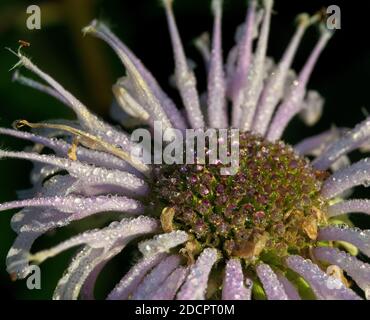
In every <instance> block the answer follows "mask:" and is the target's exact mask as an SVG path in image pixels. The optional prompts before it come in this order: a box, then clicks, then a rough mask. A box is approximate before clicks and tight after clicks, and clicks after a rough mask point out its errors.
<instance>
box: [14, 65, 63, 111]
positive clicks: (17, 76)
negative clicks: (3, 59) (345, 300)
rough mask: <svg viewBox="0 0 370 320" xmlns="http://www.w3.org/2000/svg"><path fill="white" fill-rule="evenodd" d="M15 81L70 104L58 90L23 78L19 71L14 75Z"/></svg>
mask: <svg viewBox="0 0 370 320" xmlns="http://www.w3.org/2000/svg"><path fill="white" fill-rule="evenodd" d="M12 80H13V81H16V82H18V83H20V84H22V85H25V86H27V87H30V88H32V89H35V90H38V91H40V92H44V93H46V94H48V95H50V96H52V97H54V98H55V99H57V100H59V101H60V102H62V103H64V104H65V105H68V104H69V102H68V100H67V99H66V98H65V97H64V96H63V95H61V94H60V93H59V92H58V91H57V90H55V89H53V88H52V87H49V86H47V85H44V84H42V83H40V82H38V81H35V80H33V79H31V78H27V77H25V76H22V75H21V74H20V73H19V71H18V70H16V71H15V72H14V74H13V78H12Z"/></svg>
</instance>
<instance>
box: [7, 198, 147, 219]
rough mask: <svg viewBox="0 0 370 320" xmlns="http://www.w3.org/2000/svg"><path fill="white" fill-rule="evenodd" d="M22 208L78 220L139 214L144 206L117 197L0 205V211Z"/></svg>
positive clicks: (131, 200) (35, 201) (28, 201)
mask: <svg viewBox="0 0 370 320" xmlns="http://www.w3.org/2000/svg"><path fill="white" fill-rule="evenodd" d="M23 207H48V208H54V209H57V210H59V211H62V212H65V213H78V215H79V218H82V217H86V216H89V215H91V214H94V213H97V212H109V211H115V212H128V213H132V214H140V213H143V211H144V206H143V205H142V204H141V203H140V202H138V201H136V200H134V199H129V198H126V197H119V196H98V197H89V198H85V197H81V196H74V195H70V196H54V197H36V198H33V199H29V200H18V201H11V202H7V203H3V204H0V211H4V210H10V209H15V208H23Z"/></svg>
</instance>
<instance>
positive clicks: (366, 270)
mask: <svg viewBox="0 0 370 320" xmlns="http://www.w3.org/2000/svg"><path fill="white" fill-rule="evenodd" d="M313 252H314V255H315V257H316V258H317V259H319V260H321V261H325V262H328V263H330V264H332V265H336V266H338V267H339V268H341V269H343V270H344V271H345V272H347V274H348V275H349V276H350V277H351V278H352V279H353V280H354V281H355V282H356V283H357V285H358V286H359V287H360V288H361V289H362V290H364V292H365V295H366V299H369V298H370V265H369V264H368V263H364V262H362V261H360V260H358V259H357V258H356V257H353V256H351V255H350V254H348V253H346V252H344V251H341V250H338V249H336V248H329V247H319V248H315V249H314V251H313Z"/></svg>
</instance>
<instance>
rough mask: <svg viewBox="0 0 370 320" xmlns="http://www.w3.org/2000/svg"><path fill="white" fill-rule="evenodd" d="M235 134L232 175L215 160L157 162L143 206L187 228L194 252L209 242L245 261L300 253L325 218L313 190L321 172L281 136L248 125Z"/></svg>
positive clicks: (172, 224)
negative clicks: (272, 137) (268, 136)
mask: <svg viewBox="0 0 370 320" xmlns="http://www.w3.org/2000/svg"><path fill="white" fill-rule="evenodd" d="M239 140H240V155H239V157H240V166H239V169H238V171H237V173H236V174H235V175H231V176H227V175H221V174H220V168H221V164H217V165H215V164H205V165H199V164H194V165H161V166H157V167H156V169H155V170H154V172H155V173H154V177H153V182H152V183H153V188H152V189H153V194H152V196H151V199H152V203H151V205H152V206H153V207H154V209H155V211H156V212H157V215H161V218H162V222H163V220H165V223H166V225H167V228H170V229H171V228H172V229H179V230H185V231H188V232H189V233H190V234H191V235H192V237H193V243H194V248H195V249H194V251H195V253H197V252H198V251H199V252H200V251H201V250H202V249H203V248H205V247H214V248H218V249H220V250H221V251H222V253H223V255H224V256H225V257H232V256H234V257H240V258H244V259H246V260H248V261H252V260H255V258H256V257H258V256H260V257H261V258H262V259H263V256H264V255H265V254H268V253H269V252H273V254H274V255H276V256H278V257H283V256H284V255H286V254H287V253H298V252H299V253H302V252H303V251H304V250H305V249H306V248H308V247H309V246H310V245H311V244H313V243H314V241H315V240H316V236H317V227H318V225H324V224H325V221H324V220H323V218H322V214H321V210H323V209H324V207H325V202H324V201H323V200H322V199H321V198H320V196H319V191H320V188H321V184H322V181H323V179H324V178H325V177H326V172H322V171H317V170H314V169H313V168H312V167H311V166H310V163H309V161H308V160H307V159H305V158H303V157H299V156H297V155H296V154H295V153H294V151H293V149H292V148H291V147H290V146H288V145H285V144H284V143H283V142H281V141H279V142H277V143H271V142H268V141H266V140H264V139H262V138H260V137H258V136H256V135H253V134H251V133H248V132H246V133H242V134H240V139H239ZM169 208H170V209H169ZM163 209H164V210H163ZM163 216H166V217H165V218H164V217H163ZM162 225H163V223H162ZM261 253H263V254H262V255H261Z"/></svg>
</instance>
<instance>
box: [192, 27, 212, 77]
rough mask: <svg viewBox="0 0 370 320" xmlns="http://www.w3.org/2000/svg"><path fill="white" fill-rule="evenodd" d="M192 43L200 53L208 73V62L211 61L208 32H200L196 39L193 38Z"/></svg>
mask: <svg viewBox="0 0 370 320" xmlns="http://www.w3.org/2000/svg"><path fill="white" fill-rule="evenodd" d="M194 45H195V47H196V48H197V49H198V51H199V52H200V54H201V55H202V58H203V61H204V65H205V69H206V71H207V73H208V72H209V62H210V61H211V50H210V39H209V33H208V32H204V33H202V34H201V35H200V36H199V37H198V38H197V39H195V41H194Z"/></svg>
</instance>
